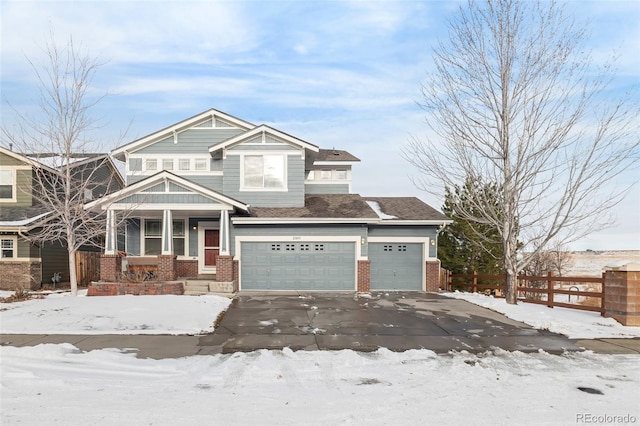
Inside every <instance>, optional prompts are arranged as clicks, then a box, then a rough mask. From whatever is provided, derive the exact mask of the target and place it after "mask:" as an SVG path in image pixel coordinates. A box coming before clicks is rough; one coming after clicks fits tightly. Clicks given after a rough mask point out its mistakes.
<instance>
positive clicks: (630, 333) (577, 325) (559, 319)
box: [441, 292, 640, 339]
mask: <svg viewBox="0 0 640 426" xmlns="http://www.w3.org/2000/svg"><path fill="white" fill-rule="evenodd" d="M441 294H442V295H444V296H447V297H453V298H456V299H463V300H466V301H468V302H471V303H474V304H476V305H479V306H483V307H485V308H489V309H492V310H494V311H496V312H500V313H502V314H504V315H505V316H507V317H509V318H511V319H514V320H516V321H522V322H524V323H526V324H529V325H530V326H532V327H535V328H537V329H546V330H549V331H552V332H554V333H560V334H564V335H565V336H567V337H569V338H571V339H603V338H627V337H640V327H625V326H623V325H622V324H620V323H619V322H617V321H616V320H614V319H613V318H605V317H602V316H600V314H599V313H597V312H589V311H579V310H577V309H567V308H548V307H546V306H543V305H537V304H534V303H523V302H520V303H518V304H517V305H509V304H507V303H506V302H505V300H504V299H500V298H494V297H492V296H485V295H483V294H478V293H462V292H454V293H441Z"/></svg>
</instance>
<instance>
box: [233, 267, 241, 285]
mask: <svg viewBox="0 0 640 426" xmlns="http://www.w3.org/2000/svg"><path fill="white" fill-rule="evenodd" d="M239 290H240V262H238V261H237V260H234V261H233V291H239Z"/></svg>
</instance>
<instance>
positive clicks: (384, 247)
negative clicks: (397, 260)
mask: <svg viewBox="0 0 640 426" xmlns="http://www.w3.org/2000/svg"><path fill="white" fill-rule="evenodd" d="M382 251H393V246H390V245H386V244H385V245H384V246H383V247H382Z"/></svg>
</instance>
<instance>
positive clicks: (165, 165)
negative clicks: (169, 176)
mask: <svg viewBox="0 0 640 426" xmlns="http://www.w3.org/2000/svg"><path fill="white" fill-rule="evenodd" d="M162 170H173V158H165V159H164V160H162Z"/></svg>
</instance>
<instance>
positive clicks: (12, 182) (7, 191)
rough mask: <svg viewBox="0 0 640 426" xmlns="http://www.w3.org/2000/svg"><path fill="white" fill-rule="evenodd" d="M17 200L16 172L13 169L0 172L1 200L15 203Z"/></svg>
mask: <svg viewBox="0 0 640 426" xmlns="http://www.w3.org/2000/svg"><path fill="white" fill-rule="evenodd" d="M15 199H16V171H15V170H13V169H3V170H0V200H2V201H15Z"/></svg>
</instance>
